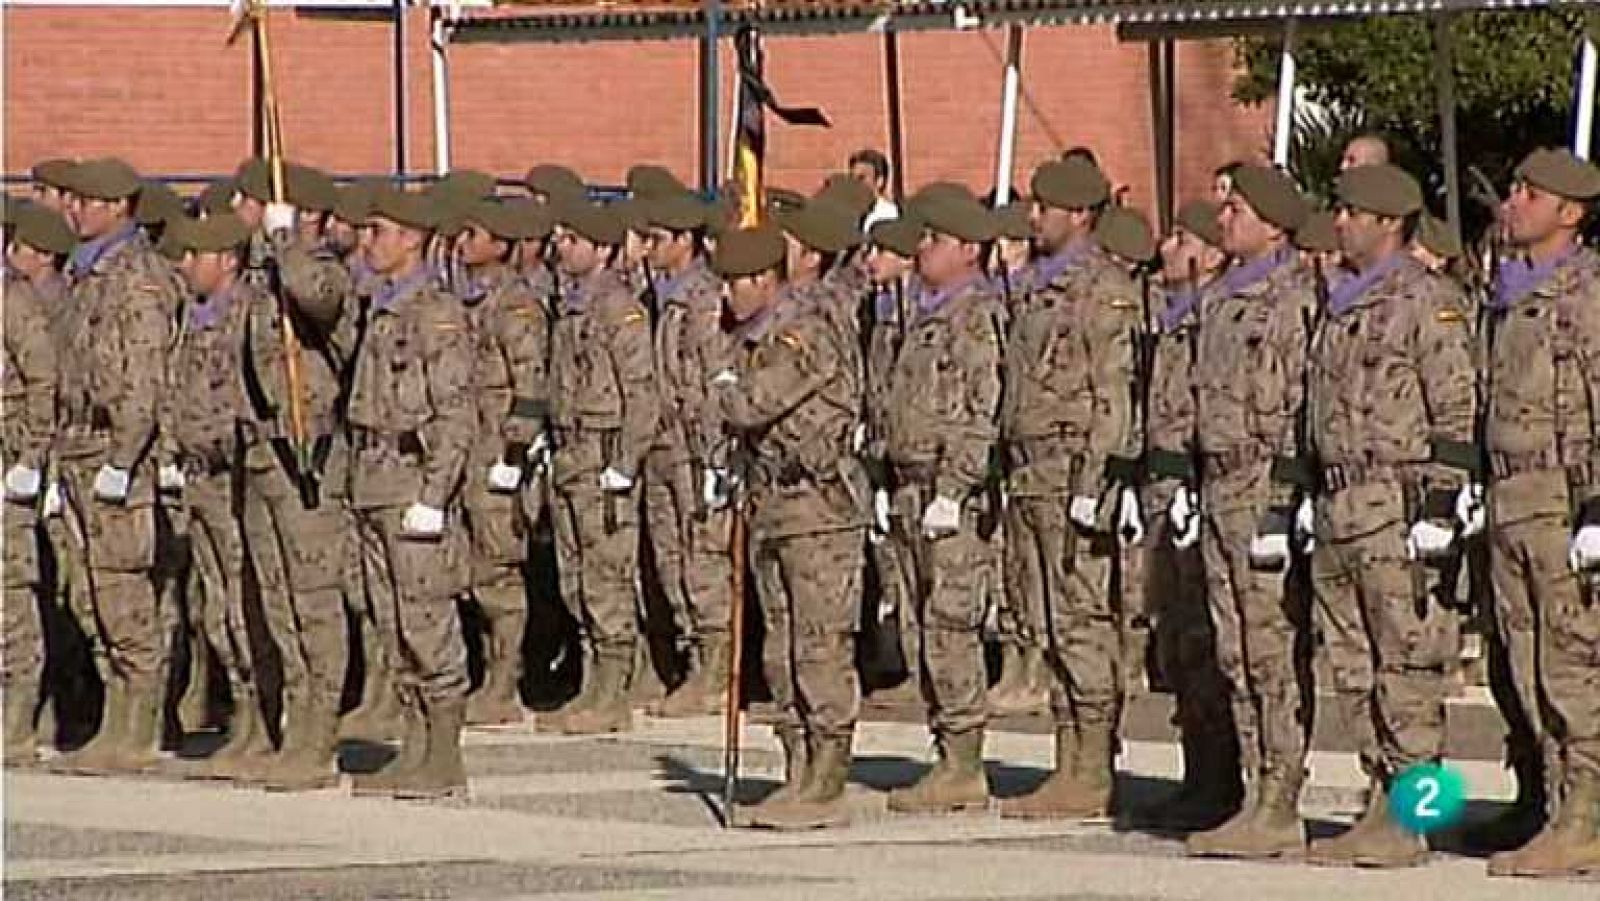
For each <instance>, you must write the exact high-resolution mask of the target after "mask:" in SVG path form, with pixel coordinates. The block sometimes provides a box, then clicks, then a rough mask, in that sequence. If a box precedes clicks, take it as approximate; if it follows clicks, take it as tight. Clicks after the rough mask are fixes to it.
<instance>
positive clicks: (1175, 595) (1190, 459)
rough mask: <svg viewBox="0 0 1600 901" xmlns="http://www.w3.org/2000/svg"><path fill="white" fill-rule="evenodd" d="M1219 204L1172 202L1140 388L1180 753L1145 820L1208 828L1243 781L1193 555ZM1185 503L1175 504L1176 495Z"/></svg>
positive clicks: (1159, 641)
mask: <svg viewBox="0 0 1600 901" xmlns="http://www.w3.org/2000/svg"><path fill="white" fill-rule="evenodd" d="M1219 209H1220V208H1219V207H1218V205H1217V204H1215V203H1212V202H1210V201H1208V200H1196V201H1192V202H1190V203H1187V204H1185V205H1184V206H1183V207H1182V208H1181V209H1179V210H1178V215H1177V220H1176V221H1175V223H1174V224H1173V227H1172V231H1171V232H1170V233H1169V234H1168V235H1167V237H1166V240H1165V241H1163V242H1162V246H1161V264H1162V269H1161V283H1162V294H1163V300H1164V304H1163V306H1162V308H1161V312H1160V313H1159V315H1158V316H1157V317H1156V321H1155V322H1154V323H1153V324H1152V327H1151V333H1152V334H1151V340H1152V342H1153V344H1154V350H1153V353H1152V360H1151V366H1150V386H1149V389H1148V392H1149V393H1148V397H1149V402H1148V404H1149V409H1148V419H1147V426H1146V428H1147V439H1146V444H1147V447H1148V450H1147V451H1146V454H1145V460H1146V468H1147V471H1148V483H1147V485H1146V487H1145V489H1144V495H1143V504H1142V506H1143V507H1144V509H1147V510H1151V511H1160V513H1159V515H1153V516H1152V520H1151V523H1150V536H1149V540H1148V542H1147V543H1146V544H1145V546H1144V548H1143V550H1142V553H1143V555H1144V560H1143V570H1144V578H1143V580H1142V590H1143V591H1144V592H1145V594H1146V597H1147V598H1148V605H1149V607H1148V612H1149V615H1150V616H1151V617H1152V618H1153V619H1154V640H1155V652H1156V660H1157V666H1158V667H1159V669H1160V672H1161V675H1162V681H1164V682H1165V683H1166V685H1168V686H1169V687H1170V689H1171V690H1172V692H1173V694H1174V695H1175V697H1176V704H1175V708H1176V709H1175V710H1174V715H1173V716H1174V722H1175V725H1177V727H1178V731H1179V735H1180V741H1181V748H1182V752H1183V784H1182V786H1181V787H1180V788H1179V790H1178V792H1177V793H1176V794H1175V795H1173V796H1171V797H1169V798H1167V799H1165V800H1164V801H1163V802H1161V803H1160V804H1159V805H1158V806H1156V807H1154V808H1152V809H1150V810H1147V811H1144V812H1143V818H1144V819H1146V820H1147V821H1149V822H1151V823H1153V824H1155V825H1158V826H1161V827H1163V828H1168V829H1176V830H1181V831H1184V832H1193V831H1198V830H1202V829H1210V828H1212V827H1214V826H1216V825H1218V824H1219V823H1221V822H1222V821H1223V820H1224V819H1226V818H1227V817H1229V816H1231V815H1232V814H1233V812H1234V811H1235V810H1237V809H1238V805H1239V795H1240V794H1241V792H1242V790H1243V786H1242V785H1241V783H1240V780H1239V763H1238V760H1239V751H1238V747H1237V746H1236V744H1235V737H1234V733H1233V728H1232V725H1231V724H1230V722H1229V717H1230V716H1231V711H1230V710H1229V707H1228V701H1227V692H1226V690H1225V689H1224V687H1223V685H1222V674H1221V672H1220V670H1219V669H1218V668H1217V658H1216V637H1215V635H1214V634H1213V632H1212V628H1211V616H1210V612H1209V611H1208V609H1207V607H1206V597H1205V571H1204V568H1203V563H1202V561H1201V559H1200V548H1199V539H1200V511H1199V509H1197V508H1196V507H1195V506H1194V505H1193V504H1192V503H1190V500H1191V499H1192V498H1193V497H1194V494H1195V491H1196V487H1197V486H1198V484H1199V479H1198V477H1199V472H1198V468H1197V466H1196V465H1195V460H1196V448H1195V432H1196V429H1197V428H1198V423H1197V421H1196V417H1197V416H1198V413H1199V411H1198V410H1196V404H1195V395H1194V391H1193V380H1192V377H1193V372H1194V355H1195V352H1196V343H1197V342H1198V341H1199V337H1200V328H1201V324H1202V321H1203V319H1204V316H1205V314H1204V312H1203V311H1202V304H1204V303H1205V302H1206V294H1207V292H1208V291H1209V290H1210V289H1211V288H1212V287H1213V285H1214V284H1215V282H1216V280H1217V278H1218V277H1219V276H1220V275H1221V273H1222V270H1223V267H1224V266H1226V265H1227V261H1228V257H1227V253H1226V252H1225V251H1224V250H1223V249H1222V246H1223V245H1222V226H1221V225H1220V224H1219V223H1218V221H1217V214H1218V212H1219ZM1180 490H1181V491H1182V492H1183V494H1184V496H1185V501H1184V503H1183V504H1182V505H1174V504H1173V500H1174V499H1175V497H1176V495H1177V494H1178V492H1179V491H1180Z"/></svg>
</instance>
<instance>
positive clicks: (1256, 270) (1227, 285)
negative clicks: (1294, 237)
mask: <svg viewBox="0 0 1600 901" xmlns="http://www.w3.org/2000/svg"><path fill="white" fill-rule="evenodd" d="M1294 258H1295V249H1294V248H1293V247H1290V246H1289V245H1288V244H1284V245H1283V246H1282V247H1279V248H1278V249H1277V250H1275V251H1273V252H1272V253H1268V254H1263V255H1262V256H1260V257H1257V258H1256V259H1254V260H1251V261H1250V262H1248V263H1239V264H1237V265H1235V266H1234V267H1233V268H1232V269H1229V270H1228V271H1227V272H1225V273H1223V276H1222V278H1221V279H1220V280H1219V282H1218V284H1217V294H1218V296H1221V297H1232V296H1234V295H1236V294H1243V293H1244V292H1245V291H1248V290H1250V289H1251V288H1253V287H1255V286H1256V285H1258V284H1260V283H1261V282H1264V281H1266V280H1267V279H1268V278H1269V277H1271V276H1272V274H1273V273H1275V272H1277V271H1278V270H1279V269H1281V268H1283V267H1284V266H1287V265H1288V264H1289V263H1290V261H1292V260H1293V259H1294Z"/></svg>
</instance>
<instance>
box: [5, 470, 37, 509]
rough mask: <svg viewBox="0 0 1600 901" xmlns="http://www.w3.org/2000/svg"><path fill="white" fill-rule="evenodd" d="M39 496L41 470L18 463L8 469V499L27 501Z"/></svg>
mask: <svg viewBox="0 0 1600 901" xmlns="http://www.w3.org/2000/svg"><path fill="white" fill-rule="evenodd" d="M38 496H39V470H37V469H32V468H30V467H27V466H23V465H21V464H18V465H16V466H13V467H11V468H10V469H8V470H6V500H8V501H19V502H27V501H31V500H33V499H34V498H36V497H38Z"/></svg>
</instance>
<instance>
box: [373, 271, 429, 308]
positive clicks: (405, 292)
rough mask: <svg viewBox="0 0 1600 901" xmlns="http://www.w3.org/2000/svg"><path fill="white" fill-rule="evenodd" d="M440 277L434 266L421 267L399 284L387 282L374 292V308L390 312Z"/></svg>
mask: <svg viewBox="0 0 1600 901" xmlns="http://www.w3.org/2000/svg"><path fill="white" fill-rule="evenodd" d="M438 277H439V273H438V272H437V271H435V270H434V268H433V267H432V266H419V267H418V268H417V270H416V271H415V272H413V273H412V274H411V275H409V276H407V277H406V278H404V279H402V280H400V281H398V282H395V281H386V282H384V283H383V284H381V285H379V286H378V290H376V291H374V292H372V308H373V309H374V310H379V311H382V312H388V311H390V310H392V309H394V308H395V306H396V305H398V304H399V303H400V301H402V300H405V299H406V298H408V297H410V296H411V295H413V294H415V293H417V292H418V291H421V290H422V289H423V288H425V287H427V285H428V282H430V281H433V280H434V279H436V278H438Z"/></svg>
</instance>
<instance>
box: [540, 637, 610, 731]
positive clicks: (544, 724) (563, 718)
mask: <svg viewBox="0 0 1600 901" xmlns="http://www.w3.org/2000/svg"><path fill="white" fill-rule="evenodd" d="M599 667H600V658H599V655H598V652H597V651H596V650H595V647H594V646H593V645H590V644H587V643H585V644H584V645H583V671H582V673H581V674H580V676H579V683H578V693H577V694H575V695H573V696H572V697H571V698H568V699H567V702H566V703H565V704H562V705H561V706H560V707H558V708H556V709H555V710H551V711H549V712H546V713H540V714H538V715H537V716H535V717H534V718H533V731H535V732H543V733H546V734H554V735H560V734H562V733H564V732H566V724H567V720H568V719H569V718H571V717H573V716H576V715H577V714H579V713H581V712H582V711H585V710H588V709H589V707H590V706H592V705H593V704H594V699H595V687H596V675H597V671H598V670H599Z"/></svg>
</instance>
